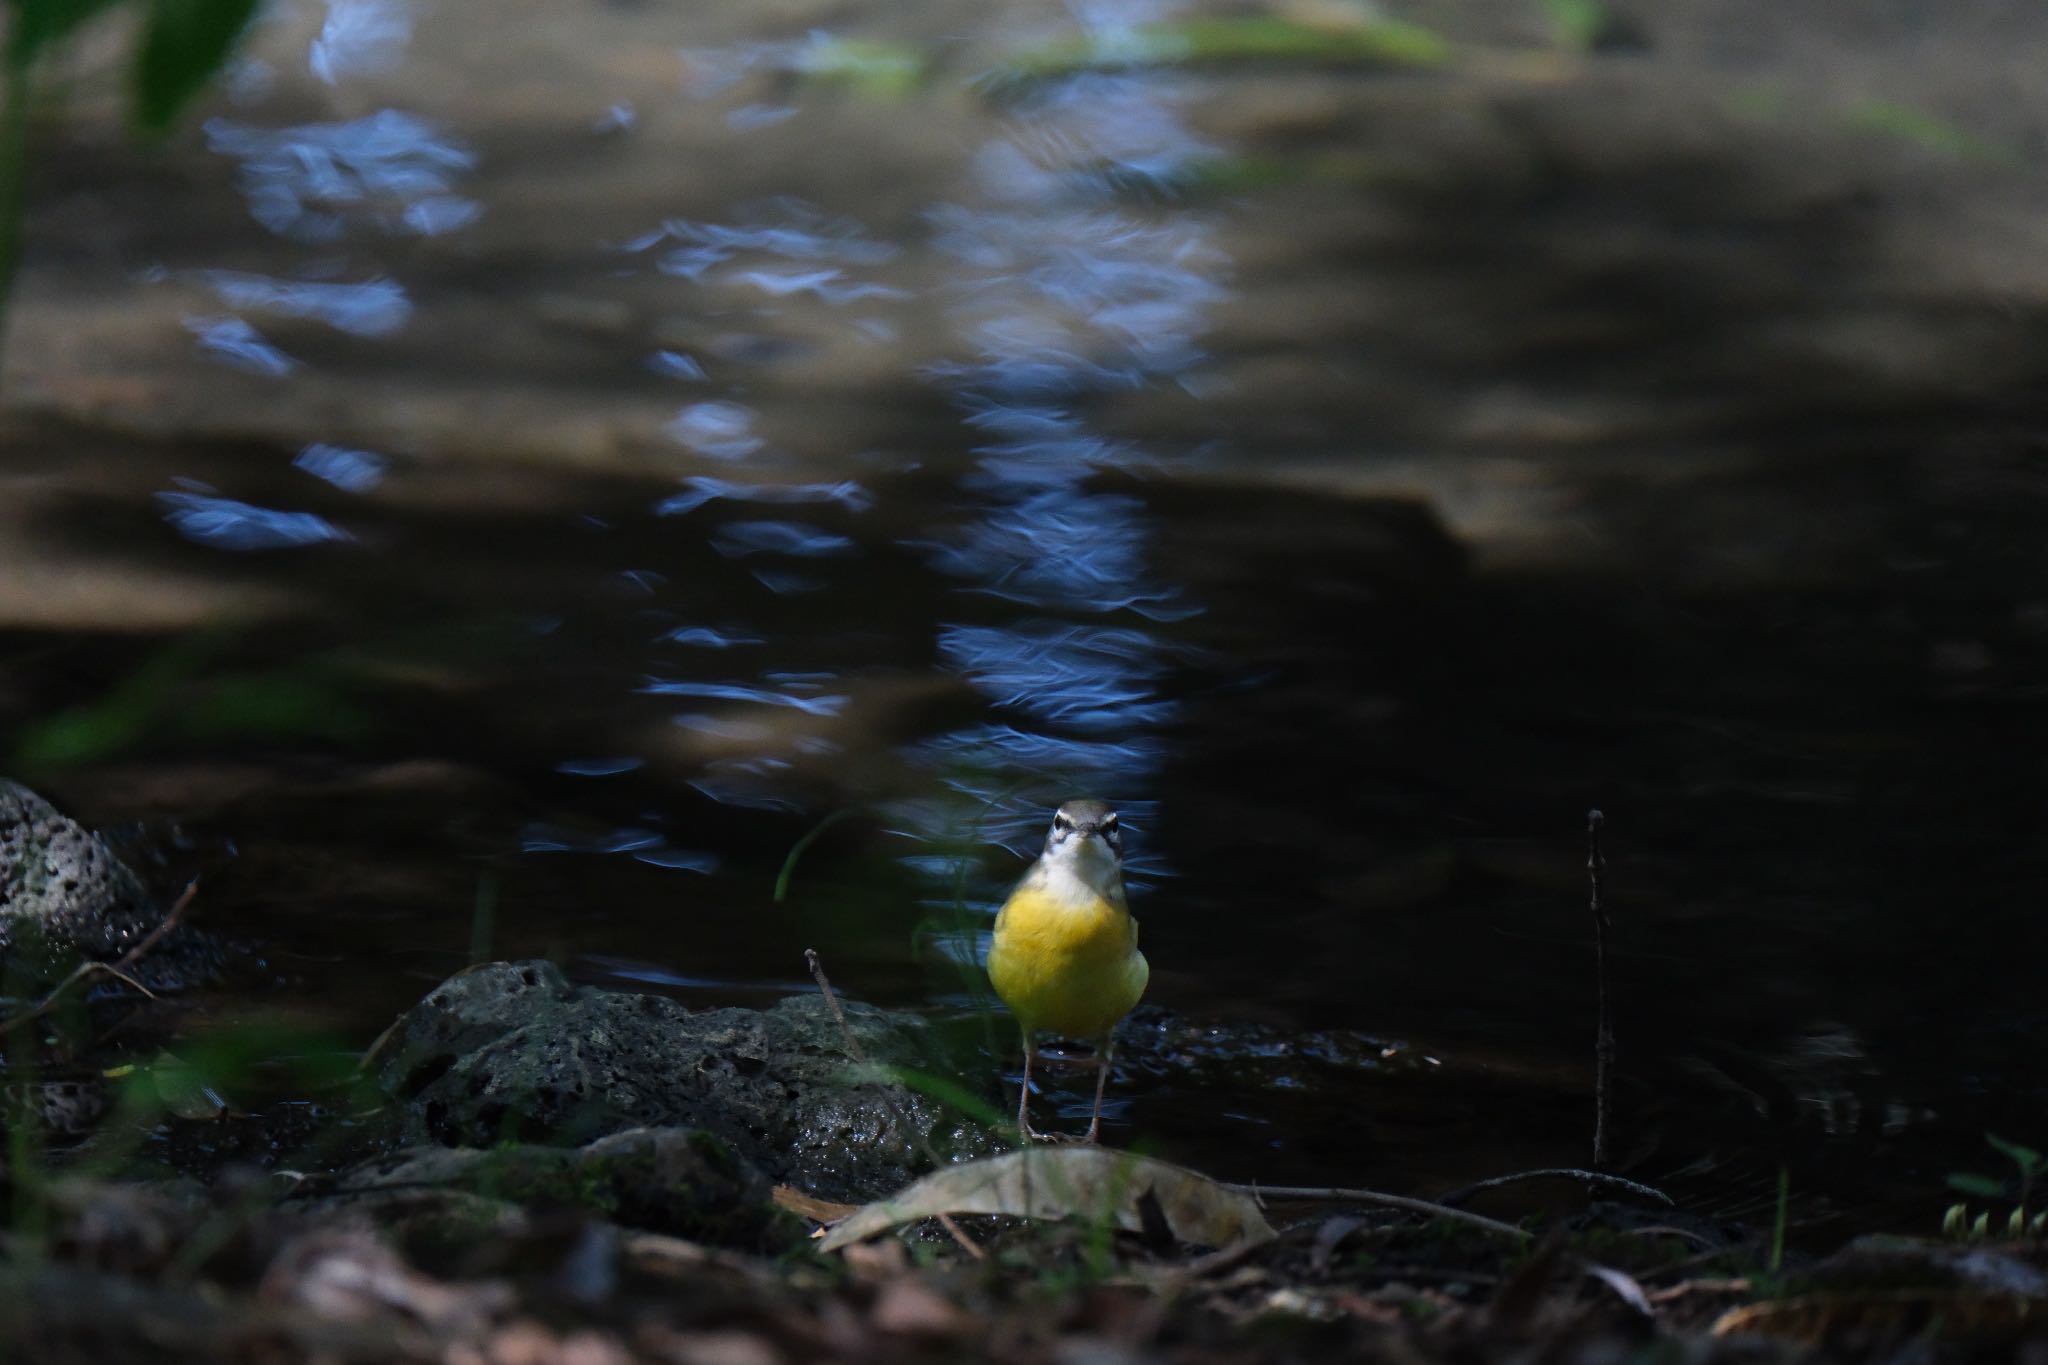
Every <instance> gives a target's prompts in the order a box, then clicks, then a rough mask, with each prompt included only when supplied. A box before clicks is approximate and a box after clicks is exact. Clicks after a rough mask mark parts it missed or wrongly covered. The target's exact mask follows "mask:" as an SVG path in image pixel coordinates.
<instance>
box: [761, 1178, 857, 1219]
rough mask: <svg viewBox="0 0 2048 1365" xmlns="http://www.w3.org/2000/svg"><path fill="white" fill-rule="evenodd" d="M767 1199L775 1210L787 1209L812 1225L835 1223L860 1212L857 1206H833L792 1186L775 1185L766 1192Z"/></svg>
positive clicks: (829, 1201) (830, 1202) (833, 1204)
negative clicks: (809, 1221)
mask: <svg viewBox="0 0 2048 1365" xmlns="http://www.w3.org/2000/svg"><path fill="white" fill-rule="evenodd" d="M768 1197H769V1198H771V1199H773V1200H774V1201H775V1205H776V1207H777V1208H783V1209H788V1210H789V1211H790V1212H791V1213H794V1214H796V1215H798V1216H799V1217H802V1218H808V1219H810V1220H811V1221H812V1222H813V1223H836V1222H838V1221H839V1220H840V1219H842V1218H844V1217H846V1216H847V1215H849V1214H853V1213H858V1212H859V1211H860V1205H858V1204H835V1203H833V1202H832V1201H831V1200H829V1199H820V1198H818V1197H817V1196H816V1195H812V1194H805V1193H804V1192H803V1191H802V1190H800V1189H798V1188H796V1187H795V1186H794V1185H777V1186H776V1187H775V1188H774V1189H772V1190H770V1191H769V1192H768Z"/></svg>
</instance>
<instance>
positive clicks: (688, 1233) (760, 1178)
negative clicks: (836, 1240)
mask: <svg viewBox="0 0 2048 1365" xmlns="http://www.w3.org/2000/svg"><path fill="white" fill-rule="evenodd" d="M335 1185H336V1193H334V1194H331V1195H329V1196H326V1197H324V1198H318V1199H316V1200H315V1202H314V1204H313V1205H312V1209H314V1210H318V1209H323V1208H324V1209H334V1210H352V1211H353V1210H361V1211H367V1212H369V1213H371V1214H372V1215H373V1216H375V1217H377V1218H378V1220H379V1221H380V1222H384V1223H387V1224H389V1223H392V1222H394V1221H402V1223H403V1225H404V1228H405V1230H406V1234H407V1238H408V1240H409V1241H419V1240H421V1239H426V1240H433V1239H435V1238H437V1237H439V1236H443V1235H446V1234H454V1233H460V1232H461V1230H462V1229H464V1228H467V1229H468V1230H469V1235H470V1236H474V1234H475V1230H476V1227H477V1225H478V1222H479V1220H480V1219H482V1220H485V1221H490V1222H493V1223H497V1222H500V1221H503V1220H504V1219H507V1218H509V1219H512V1220H514V1221H517V1220H518V1219H519V1218H520V1216H521V1215H520V1214H519V1213H518V1212H517V1210H518V1209H521V1208H527V1209H533V1210H535V1211H537V1212H539V1211H545V1210H549V1209H565V1208H566V1209H576V1210H579V1211H581V1212H584V1213H588V1214H592V1215H595V1216H597V1217H599V1218H603V1219H605V1220H606V1221H608V1222H613V1223H618V1224H620V1225H622V1226H625V1227H632V1228H643V1229H646V1230H648V1231H651V1232H663V1233H669V1234H671V1235H674V1236H677V1237H683V1238H687V1239H689V1240H690V1241H693V1242H709V1243H715V1244H717V1245H720V1246H744V1247H751V1248H755V1249H766V1248H768V1247H770V1246H772V1245H787V1244H789V1243H790V1242H793V1241H795V1240H798V1239H799V1238H800V1237H801V1233H800V1232H796V1233H794V1235H793V1234H792V1229H794V1228H795V1226H796V1225H795V1224H794V1223H793V1222H792V1221H791V1220H789V1219H788V1218H786V1217H785V1216H784V1215H783V1214H782V1213H781V1212H780V1211H778V1210H777V1209H776V1208H775V1206H774V1204H773V1203H772V1202H771V1201H770V1199H769V1185H768V1179H767V1177H766V1176H764V1175H762V1173H761V1172H760V1170H759V1169H757V1168H756V1167H755V1166H753V1165H752V1164H751V1163H749V1162H747V1161H745V1160H743V1159H741V1158H740V1157H738V1156H735V1155H734V1154H733V1152H732V1151H731V1149H730V1148H728V1147H727V1146H726V1145H725V1144H724V1143H723V1142H721V1141H719V1140H718V1139H717V1138H715V1137H713V1136H712V1135H710V1134H709V1133H706V1132H703V1131H701V1130H696V1129H687V1128H632V1129H628V1130H626V1131H625V1132H620V1133H614V1134H612V1135H610V1136H609V1137H602V1138H599V1139H597V1140H596V1141H595V1142H591V1143H588V1144H586V1145H584V1146H582V1147H548V1146H535V1145H524V1144H515V1145H511V1146H504V1147H497V1148H493V1149H491V1150H488V1151H480V1150H478V1149H476V1148H473V1147H455V1148H449V1147H413V1148H407V1149H405V1150H402V1151H398V1152H394V1153H391V1154H390V1155H388V1156H382V1157H378V1158H376V1159H375V1160H372V1161H368V1162H365V1163H363V1164H362V1165H360V1166H357V1167H355V1168H354V1169H352V1170H350V1171H347V1172H345V1173H344V1174H342V1175H341V1176H339V1177H338V1178H337V1179H336V1182H335ZM422 1189H431V1190H434V1191H437V1192H441V1193H443V1194H446V1193H454V1194H456V1195H464V1196H469V1198H468V1199H466V1200H458V1201H456V1202H452V1203H451V1202H449V1201H448V1200H446V1199H436V1200H433V1201H429V1202H428V1204H427V1205H426V1207H425V1209H424V1211H423V1210H422V1208H421V1203H420V1201H419V1199H418V1193H419V1191H421V1190H422Z"/></svg>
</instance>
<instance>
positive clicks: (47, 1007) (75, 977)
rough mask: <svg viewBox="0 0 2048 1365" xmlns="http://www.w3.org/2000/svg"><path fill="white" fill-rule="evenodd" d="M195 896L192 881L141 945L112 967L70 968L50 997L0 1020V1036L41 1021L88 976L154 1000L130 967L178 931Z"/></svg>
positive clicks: (100, 964)
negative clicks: (124, 985) (122, 985)
mask: <svg viewBox="0 0 2048 1365" xmlns="http://www.w3.org/2000/svg"><path fill="white" fill-rule="evenodd" d="M198 894H199V883H198V881H197V880H194V881H192V882H190V883H188V884H187V885H186V887H185V889H184V891H182V892H180V893H179V895H178V899H177V900H175V901H173V902H172V903H171V909H170V913H168V914H166V915H165V916H164V917H163V919H162V921H161V922H159V923H158V924H157V926H156V928H154V929H152V930H150V931H149V932H148V933H147V934H145V935H143V937H142V941H141V942H140V943H137V944H136V945H135V946H134V947H133V948H130V949H129V950H128V951H127V952H125V953H123V954H121V956H120V957H119V958H118V959H116V960H115V961H114V962H112V963H111V964H109V963H105V962H81V963H79V964H78V965H77V966H76V967H73V968H72V969H71V973H70V975H68V976H66V977H65V978H64V979H63V980H62V981H59V982H58V983H57V984H56V985H55V986H53V987H52V988H51V989H50V993H49V994H48V995H46V996H44V997H43V998H42V999H41V1000H38V1001H37V1002H36V1003H35V1004H34V1005H31V1006H30V1007H29V1008H28V1009H26V1010H23V1011H22V1012H21V1013H20V1014H17V1015H13V1016H11V1017H10V1018H7V1019H4V1020H0V1034H8V1033H12V1032H14V1031H15V1030H16V1029H18V1028H20V1027H21V1026H22V1025H23V1024H28V1023H33V1022H34V1021H35V1020H37V1019H40V1018H42V1017H43V1016H44V1015H46V1014H48V1013H49V1012H50V1011H51V1010H53V1009H55V1008H56V1007H57V1002H58V1000H60V999H62V998H63V996H64V993H65V992H66V991H68V990H70V989H71V988H72V987H73V986H76V985H77V984H78V983H79V982H81V981H83V980H85V979H86V978H87V977H91V976H100V975H106V976H111V977H113V978H114V979H115V980H117V981H122V982H125V983H127V984H128V985H130V986H133V987H134V988H135V989H136V990H138V991H141V992H142V993H143V994H144V995H149V996H151V998H152V999H154V998H155V997H154V996H153V995H152V994H151V992H150V991H149V989H148V988H147V987H145V986H144V985H143V984H142V983H141V982H139V981H137V980H136V979H135V978H134V977H132V976H130V975H128V969H129V968H130V967H133V966H134V965H135V964H136V963H137V962H138V961H140V960H141V958H142V956H143V955H144V954H145V953H147V952H149V951H150V950H151V949H153V948H155V947H156V945H157V944H159V943H162V942H163V941H164V936H165V935H167V934H169V933H170V932H171V930H173V929H175V928H177V927H178V921H179V920H181V919H183V918H184V916H185V907H186V906H188V905H190V904H191V903H192V898H193V897H194V896H196V895H198Z"/></svg>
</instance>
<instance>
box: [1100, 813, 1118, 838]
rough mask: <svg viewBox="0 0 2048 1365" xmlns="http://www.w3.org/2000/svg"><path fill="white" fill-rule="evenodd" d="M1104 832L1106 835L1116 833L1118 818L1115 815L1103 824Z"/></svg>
mask: <svg viewBox="0 0 2048 1365" xmlns="http://www.w3.org/2000/svg"><path fill="white" fill-rule="evenodd" d="M1102 832H1103V833H1104V834H1114V833H1116V817H1115V816H1114V815H1112V816H1110V817H1109V818H1108V819H1107V820H1104V821H1103V822H1102Z"/></svg>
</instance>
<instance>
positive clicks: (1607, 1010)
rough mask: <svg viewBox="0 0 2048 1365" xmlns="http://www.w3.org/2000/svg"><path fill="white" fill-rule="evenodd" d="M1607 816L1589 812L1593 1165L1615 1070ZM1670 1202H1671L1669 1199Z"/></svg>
mask: <svg viewBox="0 0 2048 1365" xmlns="http://www.w3.org/2000/svg"><path fill="white" fill-rule="evenodd" d="M1606 823H1607V817H1606V816H1604V815H1602V814H1601V813H1600V812H1599V811H1597V810H1591V811H1587V812H1586V880H1587V882H1588V884H1589V885H1590V888H1591V899H1592V905H1593V962H1594V972H1595V975H1596V976H1597V977H1598V979H1599V991H1600V1031H1599V1034H1598V1035H1597V1037H1596V1038H1595V1040H1594V1043H1593V1164H1594V1166H1596V1167H1598V1166H1605V1165H1606V1164H1607V1116H1608V1105H1609V1101H1610V1092H1609V1085H1610V1083H1611V1080H1612V1073H1613V1071H1614V1007H1613V1005H1612V1003H1611V1002H1610V1001H1609V999H1608V996H1607V929H1608V924H1607V901H1606V898H1605V897H1604V896H1603V895H1602V894H1601V884H1600V883H1601V877H1602V874H1604V873H1605V872H1606V871H1607V859H1606V858H1604V857H1602V856H1601V853H1600V827H1601V826H1602V825H1604V824H1606ZM1667 1202H1668V1201H1667Z"/></svg>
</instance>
